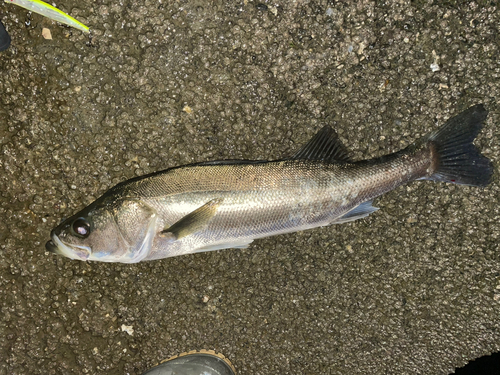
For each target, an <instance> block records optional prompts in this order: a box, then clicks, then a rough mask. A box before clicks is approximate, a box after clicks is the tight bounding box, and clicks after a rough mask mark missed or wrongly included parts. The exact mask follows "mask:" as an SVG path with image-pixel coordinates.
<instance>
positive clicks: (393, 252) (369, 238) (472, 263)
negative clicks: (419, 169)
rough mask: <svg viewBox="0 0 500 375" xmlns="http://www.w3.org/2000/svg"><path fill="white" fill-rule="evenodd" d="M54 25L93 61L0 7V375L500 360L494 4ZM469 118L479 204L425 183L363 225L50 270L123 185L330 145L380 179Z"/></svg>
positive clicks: (388, 368)
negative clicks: (483, 179) (67, 242)
mask: <svg viewBox="0 0 500 375" xmlns="http://www.w3.org/2000/svg"><path fill="white" fill-rule="evenodd" d="M72 4H73V5H72ZM56 5H57V6H58V7H60V8H61V9H62V10H64V11H66V12H68V13H70V14H71V15H72V16H73V17H75V18H77V19H79V20H80V21H82V22H83V23H85V24H86V25H88V26H89V27H90V28H91V30H92V35H93V36H92V39H91V40H89V37H88V36H87V35H85V34H83V33H81V32H80V31H77V30H74V29H70V28H67V27H64V26H61V25H58V24H56V23H54V22H52V21H50V20H48V19H45V18H43V17H41V16H38V15H35V14H33V15H32V16H31V17H30V18H27V11H25V10H23V9H21V8H19V7H16V6H15V5H12V4H4V3H2V4H1V5H0V15H1V21H2V22H3V23H4V25H5V26H6V28H7V30H8V31H9V33H10V35H11V37H12V44H11V46H10V48H9V49H8V50H6V51H4V52H1V53H0V71H1V77H0V149H1V154H0V171H1V172H0V214H1V218H2V220H0V308H1V313H0V374H28V373H44V374H140V373H141V372H142V371H144V370H146V369H147V368H148V367H150V366H152V365H153V364H155V363H157V362H158V361H160V360H162V359H164V358H166V357H169V356H171V355H175V354H178V353H180V352H184V351H189V350H193V349H202V348H204V349H213V350H216V351H218V352H222V353H223V354H224V355H225V356H227V357H228V358H229V359H230V360H231V361H232V362H233V364H234V365H235V367H236V369H237V371H238V373H239V374H263V375H267V374H448V373H450V372H451V371H452V370H453V369H454V368H455V367H457V366H462V365H464V364H465V363H467V361H468V360H471V359H474V358H477V357H479V356H482V355H485V354H488V353H490V352H492V351H498V350H500V320H499V318H498V317H499V316H500V251H499V245H498V241H499V236H500V226H499V224H498V222H499V219H500V209H499V207H500V194H499V193H500V191H499V190H500V186H499V184H498V172H497V167H496V166H498V165H499V163H500V149H499V144H500V132H499V130H498V124H500V107H499V104H498V103H499V99H500V65H499V63H498V61H499V59H498V56H499V53H500V37H499V29H498V25H499V24H500V11H499V10H498V6H497V4H496V2H494V1H477V2H470V3H468V2H463V3H462V2H461V3H459V4H455V2H432V1H414V2H409V1H398V2H392V1H391V2H389V1H388V2H376V3H375V2H368V1H362V2H358V1H353V2H341V3H333V2H326V1H300V0H297V1H276V2H262V3H257V2H252V1H239V2H222V1H213V2H206V1H175V2H174V1H170V2H169V1H135V0H124V1H122V2H112V1H95V2H90V1H84V2H76V1H66V2H64V3H61V2H58V3H57V4H56ZM42 28H48V29H50V31H51V35H52V39H51V40H49V39H44V38H43V37H42ZM477 103H484V104H485V106H486V108H487V109H488V110H489V111H490V114H489V117H488V119H487V121H486V124H485V127H484V129H483V131H482V133H481V135H480V136H479V138H478V140H477V142H476V144H477V145H478V146H479V147H480V148H481V150H482V152H483V154H484V155H486V156H487V157H489V158H490V159H491V160H492V162H493V163H494V166H495V174H494V176H493V183H492V184H491V185H490V186H489V187H487V188H486V189H479V188H470V187H460V186H453V185H448V184H439V183H432V182H416V183H413V184H411V185H409V186H406V187H401V188H398V189H396V190H395V191H393V192H391V193H389V194H387V195H385V196H383V197H381V198H379V199H377V200H376V201H375V206H377V207H380V210H379V211H377V212H376V213H375V214H373V215H371V216H370V217H369V218H367V219H364V220H360V221H357V222H354V223H349V224H345V225H339V226H332V227H326V228H320V229H314V230H310V231H306V232H300V233H295V234H288V235H282V236H277V237H273V238H268V239H264V240H257V241H255V242H254V243H253V244H252V245H251V246H250V248H248V249H245V250H223V251H216V252H210V253H202V254H196V255H188V256H183V257H177V258H171V259H165V260H161V261H154V262H145V263H139V264H135V265H123V264H102V263H101V264H100V263H83V262H79V261H72V260H69V259H65V258H61V257H56V256H54V255H52V254H49V253H47V252H45V248H44V244H45V242H46V241H47V240H48V239H49V233H50V230H51V228H53V227H54V226H55V225H56V224H57V223H59V221H60V220H61V219H62V218H63V217H67V216H69V215H70V214H72V213H74V212H76V211H77V210H79V209H80V208H81V207H83V206H85V205H87V204H89V203H90V202H91V201H93V200H94V199H95V198H97V197H98V196H99V195H101V194H102V193H103V192H105V191H106V190H107V189H108V188H110V187H111V186H113V185H114V184H116V183H118V182H120V181H123V180H126V179H129V178H131V177H134V176H138V175H142V174H145V173H149V172H154V171H157V170H161V169H165V168H168V167H172V166H176V165H181V164H187V163H191V162H197V161H205V160H215V159H277V158H280V157H284V156H288V155H291V154H293V152H294V150H296V149H297V148H298V147H299V146H300V145H301V144H303V143H304V142H305V141H306V140H308V139H309V138H310V137H311V136H312V135H313V134H314V133H315V131H316V130H318V129H319V128H320V127H321V126H323V125H325V124H331V125H332V126H333V127H334V128H335V129H337V131H338V133H339V135H340V137H341V139H342V140H343V142H344V143H345V144H346V146H347V147H348V148H349V150H351V152H352V155H353V156H354V157H355V158H356V159H361V158H368V157H374V156H378V155H381V154H385V153H388V152H392V151H395V150H398V149H400V148H402V147H404V146H406V145H408V144H409V143H411V142H412V141H414V140H415V139H417V138H418V137H420V136H422V135H423V134H425V133H427V132H429V131H431V130H433V129H435V128H436V127H437V126H438V125H439V124H442V123H443V122H444V121H445V120H446V119H447V118H449V117H451V116H452V115H454V114H457V113H459V112H460V111H462V110H464V109H466V108H468V107H469V106H471V105H473V104H477Z"/></svg>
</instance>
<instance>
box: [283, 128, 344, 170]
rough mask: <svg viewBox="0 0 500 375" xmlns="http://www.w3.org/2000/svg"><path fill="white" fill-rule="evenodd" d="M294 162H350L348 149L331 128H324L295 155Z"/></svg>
mask: <svg viewBox="0 0 500 375" xmlns="http://www.w3.org/2000/svg"><path fill="white" fill-rule="evenodd" d="M292 159H294V160H299V159H300V160H321V161H325V162H330V163H334V162H344V163H346V162H349V161H350V159H349V154H348V152H347V149H346V148H345V146H344V145H343V144H342V142H341V141H340V139H339V137H338V136H337V133H335V130H333V129H332V128H331V127H330V126H328V125H326V126H324V127H323V128H322V129H321V130H320V131H319V132H317V133H316V135H315V136H314V137H312V138H311V139H310V140H309V142H307V143H306V144H305V145H304V146H302V147H301V148H300V149H299V150H298V151H297V152H296V153H295V155H293V157H292Z"/></svg>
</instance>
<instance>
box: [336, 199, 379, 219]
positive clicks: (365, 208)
mask: <svg viewBox="0 0 500 375" xmlns="http://www.w3.org/2000/svg"><path fill="white" fill-rule="evenodd" d="M372 203H373V201H366V202H363V203H361V204H360V205H359V206H356V207H354V208H353V209H352V210H351V211H349V212H348V213H346V214H344V215H343V216H341V217H339V218H337V219H335V220H334V221H333V222H332V224H344V223H348V222H349V221H354V220H358V219H362V218H364V217H367V216H368V215H370V214H371V213H373V212H375V211H377V210H378V207H373V206H372Z"/></svg>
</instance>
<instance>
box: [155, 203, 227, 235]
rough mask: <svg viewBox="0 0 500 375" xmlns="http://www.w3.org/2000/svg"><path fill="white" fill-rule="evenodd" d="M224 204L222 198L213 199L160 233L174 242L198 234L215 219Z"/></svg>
mask: <svg viewBox="0 0 500 375" xmlns="http://www.w3.org/2000/svg"><path fill="white" fill-rule="evenodd" d="M221 202H222V198H216V199H212V200H211V201H208V202H207V203H205V204H204V205H203V206H201V207H199V208H197V209H196V210H194V211H193V212H191V213H189V214H187V215H186V216H184V217H183V218H181V219H180V220H179V221H177V222H176V223H174V224H173V225H171V226H170V227H169V228H167V229H164V230H162V231H161V232H160V236H162V237H171V238H172V239H173V240H179V239H181V238H183V237H186V236H189V235H190V234H192V233H195V232H198V231H200V230H202V229H203V228H205V227H206V226H207V225H208V223H209V222H210V220H211V219H212V218H213V217H214V215H215V214H216V212H217V209H218V208H219V206H220V204H221Z"/></svg>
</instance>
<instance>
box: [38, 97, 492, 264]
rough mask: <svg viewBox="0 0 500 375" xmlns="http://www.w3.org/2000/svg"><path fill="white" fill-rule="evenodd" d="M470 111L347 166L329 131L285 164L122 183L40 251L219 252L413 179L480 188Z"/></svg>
mask: <svg viewBox="0 0 500 375" xmlns="http://www.w3.org/2000/svg"><path fill="white" fill-rule="evenodd" d="M486 115H487V112H486V111H485V110H484V108H483V106H482V105H476V106H474V107H471V108H469V109H468V110H467V111H465V112H463V113H461V114H460V115H458V116H456V117H454V118H452V119H450V120H449V121H448V122H447V123H446V124H445V125H444V126H443V127H442V128H440V129H438V130H437V131H435V132H433V133H431V134H429V135H427V136H425V137H423V138H422V139H420V140H418V141H417V142H415V143H414V144H412V145H410V146H408V147H407V148H405V149H404V150H401V151H399V152H396V153H394V154H390V155H387V156H383V157H380V158H376V159H371V160H365V161H357V162H354V161H352V160H350V158H349V156H348V154H347V152H346V150H345V148H344V146H343V145H342V144H341V142H340V140H339V139H338V137H337V136H336V134H335V132H334V131H333V130H332V129H331V128H330V127H328V126H327V127H325V128H323V129H322V130H321V131H319V132H318V133H317V134H316V135H315V137H313V138H312V139H311V140H310V141H309V143H307V144H306V145H305V146H304V147H302V148H301V149H300V150H299V151H298V152H297V153H296V154H295V155H294V156H293V157H291V158H288V159H283V160H278V161H218V162H206V163H198V164H192V165H188V166H182V167H176V168H171V169H168V170H165V171H162V172H158V173H154V174H150V175H147V176H143V177H139V178H135V179H132V180H128V181H125V182H123V183H120V184H118V185H117V186H115V187H113V188H111V189H110V190H109V191H108V192H106V193H105V194H104V195H103V196H102V197H100V198H99V199H97V200H96V201H95V202H93V203H92V204H91V205H89V206H88V207H86V208H84V209H83V210H82V211H80V212H78V213H77V214H75V215H74V216H72V217H71V218H69V219H67V220H65V221H64V222H63V223H62V224H60V225H59V226H58V227H57V228H55V229H54V230H53V231H52V233H51V240H50V241H49V242H48V243H47V245H46V247H47V249H48V250H50V251H52V252H55V253H58V254H61V255H65V256H67V257H69V258H72V259H80V260H97V261H105V262H123V263H133V262H139V261H142V260H153V259H160V258H166V257H171V256H177V255H182V254H189V253H194V252H200V251H209V250H217V249H224V248H238V247H239V248H241V247H247V246H248V245H249V244H250V243H251V242H252V241H253V240H255V239H257V238H262V237H267V236H272V235H277V234H282V233H289V232H295V231H301V230H306V229H310V228H315V227H320V226H326V225H330V224H334V223H343V222H348V221H352V220H356V219H359V218H362V217H365V216H367V215H369V214H370V213H372V212H374V211H376V210H377V208H375V207H373V206H372V204H371V203H372V200H373V199H374V198H376V197H377V196H379V195H381V194H384V193H386V192H388V191H390V190H393V189H394V188H396V187H398V186H400V185H403V184H406V183H409V182H411V181H413V180H418V179H428V180H436V181H445V182H452V183H457V184H465V185H474V186H485V185H487V184H488V183H489V181H490V177H491V173H492V168H491V164H490V162H489V160H488V159H487V158H485V157H483V156H482V155H480V154H479V152H478V151H477V150H476V148H475V147H474V146H473V144H472V141H473V140H474V138H475V137H476V135H477V133H478V132H479V130H480V128H481V125H482V122H483V121H484V119H485V118H486Z"/></svg>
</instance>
